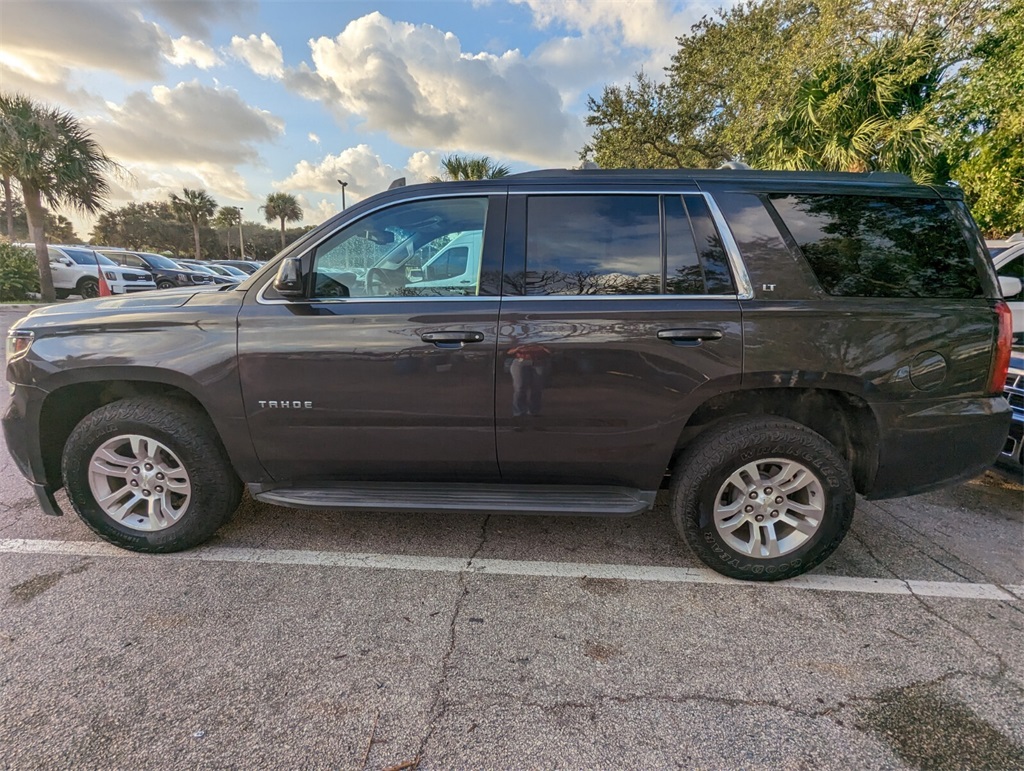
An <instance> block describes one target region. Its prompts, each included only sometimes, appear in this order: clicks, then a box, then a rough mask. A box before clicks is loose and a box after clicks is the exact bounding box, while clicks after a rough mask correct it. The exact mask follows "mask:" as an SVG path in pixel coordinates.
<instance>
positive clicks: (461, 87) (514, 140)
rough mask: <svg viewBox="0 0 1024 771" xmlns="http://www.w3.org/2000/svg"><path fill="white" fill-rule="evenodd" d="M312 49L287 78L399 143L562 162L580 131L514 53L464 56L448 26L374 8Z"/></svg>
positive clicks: (540, 76)
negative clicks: (395, 17) (309, 63)
mask: <svg viewBox="0 0 1024 771" xmlns="http://www.w3.org/2000/svg"><path fill="white" fill-rule="evenodd" d="M310 49H311V52H312V60H313V67H314V68H313V69H310V68H309V67H305V68H303V67H300V68H299V69H292V70H287V71H286V72H285V74H284V82H285V85H286V86H288V87H289V88H291V89H292V90H294V91H296V92H298V93H300V94H302V95H303V96H306V97H307V98H314V97H316V98H320V99H324V100H325V103H327V104H329V105H331V109H332V111H333V112H334V114H335V116H336V117H337V118H339V119H342V118H343V117H344V116H346V115H356V116H359V117H360V118H361V119H362V120H363V127H364V128H365V129H367V130H369V131H383V132H386V133H387V134H388V135H389V136H390V137H391V138H392V139H394V140H395V141H397V142H400V143H402V144H405V145H407V146H411V147H417V146H419V147H439V148H442V149H445V150H456V149H458V150H464V151H468V152H480V153H486V154H489V155H492V156H501V157H511V158H515V159H520V160H524V161H528V162H532V163H539V164H561V165H564V164H566V163H570V162H572V161H573V160H574V158H575V155H576V152H577V150H578V149H579V147H580V146H581V145H582V143H583V141H584V140H585V138H586V132H585V130H584V127H583V123H582V120H581V119H580V118H579V117H578V116H575V115H570V114H568V113H567V112H565V111H564V110H563V109H562V97H561V95H560V94H559V92H558V90H557V89H556V88H555V87H554V86H552V85H551V83H550V82H549V81H548V80H547V79H546V77H545V74H544V72H543V71H542V70H541V69H540V68H539V67H537V66H535V65H534V64H532V63H531V62H530V61H529V60H528V59H526V58H525V57H523V56H522V54H520V52H519V51H517V50H512V51H506V52H505V53H503V54H502V55H500V56H495V55H492V54H487V53H476V54H471V53H466V52H463V51H462V48H461V45H460V43H459V40H458V38H457V37H456V36H455V35H453V34H452V33H446V32H443V31H441V30H439V29H437V28H436V27H433V26H430V25H427V24H423V25H414V24H408V23H405V22H395V21H392V20H391V19H388V18H387V17H385V16H383V15H382V14H380V13H376V12H375V13H371V14H369V15H367V16H363V17H362V18H359V19H356V20H355V21H352V22H350V23H349V24H348V25H347V26H346V27H345V29H344V30H343V31H342V32H341V34H339V35H338V36H337V37H334V38H326V37H321V38H318V39H316V40H312V41H310ZM328 96H329V97H330V98H325V97H328Z"/></svg>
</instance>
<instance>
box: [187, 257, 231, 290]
mask: <svg viewBox="0 0 1024 771" xmlns="http://www.w3.org/2000/svg"><path fill="white" fill-rule="evenodd" d="M178 264H179V265H183V266H186V267H188V268H189V269H191V270H198V271H199V272H200V273H205V274H206V275H208V276H210V277H211V278H212V279H213V283H214V284H219V285H224V284H232V285H234V284H239V283H241V279H239V278H238V277H237V276H225V275H223V274H221V273H218V272H217V271H215V270H214V269H213V266H212V265H210V264H209V263H205V262H200V261H199V260H178Z"/></svg>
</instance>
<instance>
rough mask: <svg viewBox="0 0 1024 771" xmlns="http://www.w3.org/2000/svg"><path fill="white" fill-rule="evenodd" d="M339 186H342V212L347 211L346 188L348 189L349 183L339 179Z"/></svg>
mask: <svg viewBox="0 0 1024 771" xmlns="http://www.w3.org/2000/svg"><path fill="white" fill-rule="evenodd" d="M338 184H339V185H341V210H342V211H345V188H346V187H348V182H345V181H343V180H340V179H339V180H338Z"/></svg>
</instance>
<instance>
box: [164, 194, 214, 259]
mask: <svg viewBox="0 0 1024 771" xmlns="http://www.w3.org/2000/svg"><path fill="white" fill-rule="evenodd" d="M181 193H182V194H181V195H180V196H179V195H178V194H177V193H171V209H172V210H173V211H174V214H175V216H177V217H178V219H180V220H181V221H182V222H188V223H190V224H191V225H192V234H193V238H194V239H195V255H196V259H197V260H201V259H203V257H202V254H203V251H202V247H201V244H200V240H199V228H200V226H205V225H208V224H209V222H210V217H212V216H213V213H214V212H215V211H216V210H217V202H216V201H214V200H213V197H212V196H211V195H210V194H209V193H207V192H206V191H205V190H190V189H189V188H187V187H186V188H182V191H181Z"/></svg>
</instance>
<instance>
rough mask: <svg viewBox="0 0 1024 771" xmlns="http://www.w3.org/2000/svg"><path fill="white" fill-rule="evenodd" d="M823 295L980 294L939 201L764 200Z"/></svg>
mask: <svg viewBox="0 0 1024 771" xmlns="http://www.w3.org/2000/svg"><path fill="white" fill-rule="evenodd" d="M770 198H771V201H772V203H773V205H774V207H775V209H776V211H777V212H778V214H779V216H780V217H781V218H782V221H783V222H784V223H785V225H786V227H787V228H788V229H789V232H790V233H791V234H792V236H793V238H794V240H795V241H796V243H797V244H798V245H799V247H800V249H801V251H802V252H803V255H804V257H805V258H806V259H807V261H808V263H809V264H810V266H811V269H812V270H813V271H814V273H815V275H816V276H817V278H818V281H819V282H820V283H821V285H822V287H823V288H824V289H825V291H826V292H828V293H829V294H832V295H840V296H846V297H980V296H982V290H981V283H980V280H979V277H978V271H977V269H976V268H975V265H974V259H973V257H972V255H971V253H970V250H969V249H968V246H967V242H966V241H965V240H964V236H963V233H962V232H961V230H960V226H959V225H958V224H957V222H956V220H955V219H954V217H953V215H952V213H951V212H950V211H949V208H948V207H947V206H946V204H945V202H944V201H940V200H930V199H915V198H882V199H879V198H871V197H867V196H855V195H814V194H808V195H772V196H770Z"/></svg>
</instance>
